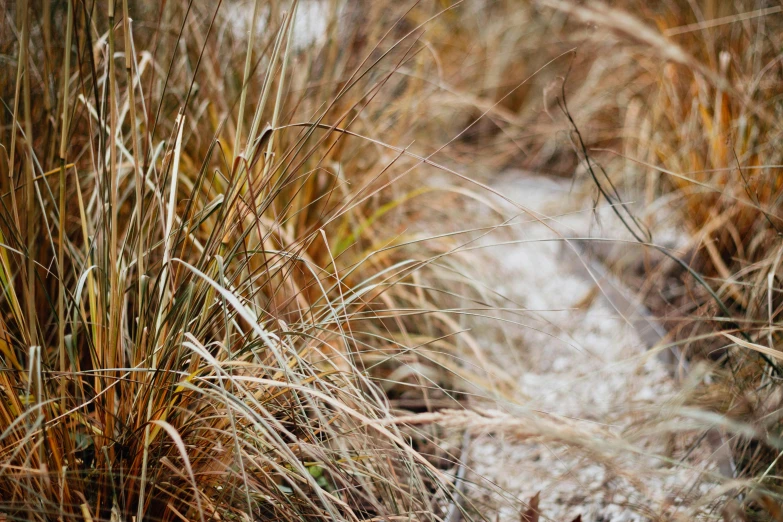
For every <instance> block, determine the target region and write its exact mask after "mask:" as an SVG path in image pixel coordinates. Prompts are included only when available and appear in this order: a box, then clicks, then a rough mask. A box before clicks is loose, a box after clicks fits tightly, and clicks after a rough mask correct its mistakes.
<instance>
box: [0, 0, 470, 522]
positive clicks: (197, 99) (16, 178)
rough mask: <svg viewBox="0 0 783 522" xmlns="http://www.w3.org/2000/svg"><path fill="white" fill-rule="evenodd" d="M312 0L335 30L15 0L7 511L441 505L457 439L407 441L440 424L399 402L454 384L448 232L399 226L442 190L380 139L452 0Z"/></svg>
mask: <svg viewBox="0 0 783 522" xmlns="http://www.w3.org/2000/svg"><path fill="white" fill-rule="evenodd" d="M317 5H318V6H320V8H319V9H320V10H319V11H317V12H316V14H315V15H312V14H311V15H309V16H310V17H311V18H312V19H315V20H316V22H319V21H320V18H324V19H325V20H326V23H325V29H324V39H323V40H320V41H316V42H305V43H304V44H302V43H299V42H298V37H300V36H302V35H299V34H295V32H296V31H297V30H302V29H301V28H300V29H296V25H297V24H295V23H292V19H293V15H292V13H293V12H294V10H295V9H300V10H305V11H306V10H309V9H311V8H313V3H311V2H304V3H301V4H299V5H298V6H297V4H296V2H294V3H282V2H281V3H278V2H260V1H257V2H254V4H251V5H246V6H238V5H234V4H229V5H227V6H222V7H221V6H220V4H219V3H215V4H213V3H209V2H206V3H189V2H168V3H163V4H160V5H156V4H155V3H152V2H149V3H146V2H128V1H127V0H125V1H121V2H117V3H116V4H115V3H111V2H110V3H108V4H103V3H101V4H94V3H92V2H82V1H76V0H74V1H69V2H67V3H66V2H58V3H55V2H49V1H44V2H43V3H42V5H41V6H39V5H38V3H36V4H35V5H28V2H17V3H15V4H11V5H8V4H4V6H3V7H2V8H1V10H0V12H2V16H3V20H4V22H3V27H4V31H3V33H2V36H1V37H0V38H2V41H0V46H1V48H2V51H1V52H2V55H3V60H4V64H5V65H4V68H3V71H4V72H3V74H2V75H0V82H2V83H1V84H0V92H2V99H3V101H4V103H5V104H6V106H5V107H4V110H3V116H2V121H3V126H2V134H1V135H0V142H2V145H3V147H2V149H0V151H2V152H1V153H0V156H2V161H0V163H2V166H0V173H2V180H1V181H0V186H2V191H3V196H2V209H1V210H0V233H1V234H2V238H1V239H0V242H2V244H3V249H2V252H0V278H2V283H3V294H2V310H3V313H2V318H1V319H0V337H1V340H0V359H1V360H2V363H1V364H2V371H1V372H0V395H2V398H1V399H0V418H1V419H2V420H1V421H0V426H1V427H2V430H0V431H1V432H2V433H0V440H1V441H2V450H0V453H1V454H2V456H1V457H0V462H1V463H2V467H1V468H0V511H2V512H3V513H5V514H6V515H7V516H8V517H10V518H25V519H28V520H51V519H60V520H65V519H80V520H99V519H106V520H108V519H111V520H130V519H131V517H136V520H141V519H142V518H143V519H144V520H177V519H186V520H226V519H230V520H240V519H243V520H255V519H259V518H262V519H276V520H281V519H282V520H305V519H308V520H309V519H313V520H316V519H319V520H321V519H330V520H366V519H376V518H377V517H383V518H384V519H386V520H393V519H405V520H409V519H434V518H436V517H437V514H438V513H441V506H445V505H446V504H447V503H448V501H449V498H450V497H451V496H452V494H453V484H452V480H451V479H450V478H449V475H448V474H447V473H445V472H444V465H445V466H446V467H447V466H449V458H450V456H449V454H448V453H444V450H442V449H440V448H438V447H437V446H435V449H434V450H433V451H435V452H436V454H435V455H433V459H431V460H428V459H427V458H425V457H424V456H423V455H422V454H421V453H419V452H418V450H417V449H416V448H415V447H414V446H421V444H424V443H427V442H428V437H429V436H431V435H432V434H434V432H433V431H432V430H430V431H427V430H425V431H420V432H416V433H412V432H406V430H404V429H402V428H400V427H398V426H397V425H396V424H395V423H389V422H388V420H389V419H393V418H394V416H395V412H396V411H397V409H398V408H401V407H405V408H407V409H408V411H411V410H412V411H416V410H417V409H419V410H422V409H426V407H427V405H428V404H429V402H428V401H431V402H435V403H437V402H438V401H440V402H441V403H445V404H451V405H454V406H456V405H458V404H459V402H458V401H457V398H455V397H453V395H451V394H450V393H449V392H448V391H445V390H444V388H445V389H450V388H451V386H450V383H449V382H447V380H443V378H442V375H444V372H443V371H442V370H440V368H441V367H442V364H441V363H439V362H438V361H436V360H434V357H427V356H426V354H425V355H421V354H420V352H419V351H418V350H417V349H416V347H419V346H426V345H428V344H430V343H433V342H437V343H439V344H438V346H439V347H440V352H442V351H443V350H445V349H446V348H448V347H452V348H453V347H454V346H455V345H454V343H453V340H452V339H451V335H452V334H453V327H454V326H455V324H456V323H454V322H453V321H452V320H450V319H449V317H448V314H442V313H436V312H437V311H438V310H439V304H438V303H437V301H438V293H437V291H436V286H437V284H438V283H437V277H436V275H437V272H438V270H439V269H438V267H437V264H436V263H434V261H437V260H438V259H439V258H438V257H433V256H436V255H440V254H441V253H443V252H445V251H447V247H448V246H449V245H448V243H449V242H450V241H452V240H451V239H450V238H449V237H448V236H446V237H445V238H444V240H443V241H440V242H438V241H431V242H426V241H425V240H426V239H427V237H426V236H423V235H422V234H421V233H420V232H416V231H413V230H411V231H406V228H408V227H407V226H406V223H409V222H411V220H412V219H414V218H416V217H420V216H422V215H425V214H426V212H427V210H426V207H420V206H419V205H415V204H413V205H411V204H409V202H411V201H413V203H415V202H416V198H418V197H420V196H421V195H423V194H428V193H432V192H438V193H439V192H443V191H446V193H447V194H448V188H447V187H443V186H441V187H430V186H427V185H425V184H422V182H421V178H418V181H417V174H415V172H416V171H414V168H415V167H416V166H417V165H418V166H420V165H421V164H422V161H421V160H419V159H415V158H413V157H411V156H410V155H409V154H408V153H407V152H406V151H404V150H403V149H400V148H396V146H395V147H393V146H391V144H394V145H399V144H405V143H406V140H409V139H410V138H412V137H414V136H415V135H416V134H415V133H414V132H413V131H414V130H415V129H414V126H413V125H412V124H411V122H413V121H415V118H416V114H417V111H418V110H419V109H418V105H419V103H420V101H421V100H420V98H418V97H419V96H420V94H421V89H420V88H419V86H418V83H417V81H416V80H414V79H411V78H410V77H407V76H405V75H402V74H399V70H400V69H401V68H403V67H419V68H421V67H424V66H425V62H424V61H422V60H421V59H420V58H419V57H420V56H421V53H422V51H423V50H424V48H423V46H422V44H421V43H420V42H419V41H418V38H419V37H420V36H421V34H422V31H423V27H424V26H426V23H427V19H428V18H430V17H431V16H433V15H435V14H437V12H438V10H434V11H432V12H430V11H428V10H425V9H414V10H413V11H406V10H405V9H403V8H399V9H396V8H395V9H391V10H390V9H388V8H378V9H376V8H371V7H370V6H365V7H363V8H357V9H354V8H353V7H351V6H342V7H340V5H341V3H340V2H325V3H318V4H317ZM39 7H41V9H42V11H39V10H38V8H39ZM227 13H228V14H227ZM305 16H307V15H305ZM419 16H421V17H422V19H421V21H417V17H419ZM254 25H255V26H256V27H259V28H260V27H262V26H263V30H261V29H259V30H250V31H247V32H246V29H245V28H246V27H251V28H252V27H254ZM243 33H245V35H247V34H250V35H252V36H250V37H249V38H246V37H244V36H242V35H243ZM305 36H306V35H305ZM347 129H350V132H349V131H347ZM387 144H388V145H387ZM463 192H464V191H463ZM455 197H461V196H455ZM446 199H448V196H446ZM452 199H453V198H452ZM406 245H413V246H414V247H415V248H413V247H411V246H406ZM429 312H432V313H429ZM440 352H439V353H440ZM421 353H424V352H421ZM449 357H450V356H446V357H444V356H441V360H443V359H445V360H446V362H448V360H449ZM452 365H453V366H454V364H453V363H452ZM427 368H430V370H427ZM436 370H437V371H436ZM446 373H447V372H446ZM390 399H391V402H390ZM428 434H429V435H428ZM412 437H413V438H412ZM411 443H413V446H412V445H411ZM444 459H445V460H444ZM432 462H439V463H440V464H439V465H438V466H435V465H434V464H433V463H432ZM443 463H445V464H443Z"/></svg>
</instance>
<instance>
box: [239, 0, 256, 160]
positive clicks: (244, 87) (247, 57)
mask: <svg viewBox="0 0 783 522" xmlns="http://www.w3.org/2000/svg"><path fill="white" fill-rule="evenodd" d="M259 4H260V2H259V0H256V1H255V4H254V5H253V18H251V19H250V22H249V25H250V30H249V33H250V34H249V35H248V37H247V54H246V55H245V72H244V74H243V75H242V93H241V94H240V96H239V113H238V114H237V133H236V138H235V139H234V160H236V158H237V156H239V149H240V147H241V144H242V124H243V122H244V120H245V103H246V100H247V84H248V82H249V81H250V71H251V67H252V64H253V43H254V42H255V37H256V23H257V20H258V6H259Z"/></svg>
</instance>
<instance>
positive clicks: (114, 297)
mask: <svg viewBox="0 0 783 522" xmlns="http://www.w3.org/2000/svg"><path fill="white" fill-rule="evenodd" d="M114 2H115V0H108V3H109V7H108V14H109V16H108V18H109V78H108V82H109V95H108V99H107V103H108V104H109V139H108V143H107V145H108V147H109V214H110V216H109V264H110V265H111V266H109V267H108V270H107V271H106V273H107V274H108V276H109V285H108V288H109V292H110V293H109V299H108V301H109V302H108V305H109V310H108V311H109V347H108V348H109V350H108V351H109V353H108V357H107V358H106V366H105V367H104V368H106V369H109V368H112V367H121V366H122V365H121V364H119V361H118V360H117V354H118V353H119V346H118V344H119V339H120V331H119V330H120V328H119V326H120V325H119V321H120V314H119V308H120V299H121V297H122V295H123V291H122V288H121V287H120V277H119V266H118V265H119V254H118V251H117V248H118V242H117V232H118V229H119V221H118V208H117V206H118V199H119V194H118V193H119V190H118V189H119V187H118V184H119V174H118V172H117V145H116V143H115V140H116V138H117V111H116V96H117V78H116V74H117V72H116V67H115V64H114V46H115V42H114ZM106 377H107V379H108V382H109V383H111V382H113V379H114V378H116V375H115V372H113V371H107V372H106ZM114 395H115V394H114V393H108V394H107V396H106V397H107V399H106V409H107V411H106V413H107V414H106V416H105V422H104V426H105V433H106V434H108V436H109V437H111V436H112V434H113V433H114ZM108 453H109V459H110V460H113V459H114V445H110V446H109V449H108Z"/></svg>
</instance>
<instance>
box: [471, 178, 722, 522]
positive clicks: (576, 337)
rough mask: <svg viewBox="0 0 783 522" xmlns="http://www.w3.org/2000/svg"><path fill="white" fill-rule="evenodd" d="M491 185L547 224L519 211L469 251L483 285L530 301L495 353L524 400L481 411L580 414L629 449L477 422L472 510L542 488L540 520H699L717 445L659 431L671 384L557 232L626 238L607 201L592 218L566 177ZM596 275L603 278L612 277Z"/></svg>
mask: <svg viewBox="0 0 783 522" xmlns="http://www.w3.org/2000/svg"><path fill="white" fill-rule="evenodd" d="M494 188H495V189H496V190H497V191H498V192H500V193H501V194H503V195H504V196H506V197H508V198H510V199H512V200H514V201H515V202H517V203H519V204H521V205H523V206H525V207H526V208H527V209H529V210H530V211H532V212H533V214H534V215H537V217H540V218H543V219H544V223H546V225H544V224H542V223H541V222H535V221H534V220H532V219H531V216H530V215H528V214H521V215H519V216H518V217H517V219H516V221H515V222H516V223H517V224H516V225H514V226H511V227H504V231H503V233H502V234H501V235H497V236H493V237H492V239H491V240H489V239H488V238H487V240H486V243H485V244H486V245H490V244H496V245H497V246H488V247H487V248H484V249H482V250H481V254H477V255H479V256H481V261H480V262H482V263H486V264H484V265H478V266H493V267H494V266H496V267H498V269H497V270H493V272H492V273H489V274H486V275H485V278H486V283H487V284H488V285H491V286H492V287H493V288H494V289H496V290H497V291H498V292H500V293H501V294H503V295H504V296H505V297H507V298H508V299H509V301H510V302H513V303H515V304H516V306H521V307H523V308H524V309H525V310H526V311H525V312H524V313H523V314H521V315H517V316H516V319H515V320H516V321H518V322H519V323H522V324H520V325H519V326H513V327H511V328H508V329H507V330H506V334H505V335H506V337H505V339H504V341H503V342H499V343H497V347H496V349H495V352H496V353H494V354H493V359H494V360H495V363H496V364H497V365H498V366H500V367H501V368H503V370H504V371H505V372H507V373H508V374H510V375H511V376H512V378H513V379H514V380H515V381H516V385H517V388H518V391H517V396H518V397H521V399H518V400H516V401H513V402H515V403H516V404H513V403H512V401H500V400H499V401H497V402H494V403H493V404H491V405H489V406H488V407H494V408H498V409H501V410H504V411H505V412H507V413H511V414H514V412H515V411H518V410H519V409H520V408H523V409H529V410H535V411H538V412H546V413H547V414H551V415H552V416H561V417H566V418H570V419H578V420H579V422H580V423H584V425H596V426H601V427H602V428H606V429H609V430H610V431H611V432H612V433H616V434H617V435H618V439H622V440H623V441H624V442H625V443H627V444H628V447H624V448H620V447H618V448H617V451H616V452H612V451H606V448H603V449H601V450H597V449H595V446H594V445H591V444H589V443H587V441H586V443H585V445H584V446H581V447H575V446H574V444H572V443H561V444H558V441H556V440H551V441H550V440H546V441H537V442H530V441H525V442H523V441H518V440H516V441H515V440H514V438H513V436H508V435H502V434H497V433H481V432H480V430H479V432H477V433H476V434H474V437H473V443H472V444H471V449H470V451H469V454H468V466H469V468H470V469H471V473H470V483H472V484H474V485H475V486H474V487H473V488H472V490H471V500H472V501H473V502H474V509H475V510H476V511H478V512H481V514H483V515H485V516H486V517H487V519H489V520H494V519H495V518H496V517H498V518H499V519H500V520H501V521H505V520H508V521H512V520H513V521H518V520H519V519H520V511H524V509H525V508H524V507H523V504H521V503H520V501H523V502H524V501H527V500H529V499H530V498H532V497H533V496H534V495H535V494H536V493H537V492H540V504H539V510H540V513H541V517H542V518H541V519H542V520H557V521H561V520H567V521H570V520H573V519H574V518H575V517H577V516H578V515H581V516H582V520H586V521H596V522H597V521H610V520H611V521H635V520H648V519H653V520H664V519H665V520H669V519H682V520H689V519H692V518H693V517H696V516H697V515H698V516H709V515H708V505H709V503H710V493H711V491H713V490H714V487H713V486H712V482H711V480H714V479H715V477H716V466H715V464H714V459H711V458H710V453H711V452H712V451H713V449H711V446H709V445H708V444H707V443H706V442H700V441H699V439H698V438H697V437H698V435H699V433H698V432H697V431H694V432H693V433H687V432H686V433H676V432H675V431H674V430H671V429H664V428H662V426H666V425H667V422H668V424H669V427H671V424H672V423H676V422H679V420H677V419H675V417H674V415H675V414H674V413H671V412H673V411H675V410H676V407H677V406H678V405H680V404H681V401H682V400H683V398H682V397H683V395H684V393H683V392H681V385H680V384H678V383H677V382H676V381H675V379H674V378H673V377H672V374H671V371H670V368H667V366H666V364H665V363H664V362H663V361H662V360H661V358H660V357H658V356H656V355H655V354H654V353H653V352H650V351H648V350H647V348H648V347H647V346H645V343H644V342H643V341H642V337H641V336H640V332H639V327H638V321H634V320H633V319H632V318H631V317H630V314H629V311H628V309H627V308H626V309H625V310H623V309H622V308H620V307H619V306H617V304H616V303H611V302H610V300H608V299H607V298H605V297H603V296H602V294H601V292H596V291H595V290H596V288H597V286H596V282H595V281H593V280H592V279H591V278H590V276H589V275H587V272H586V271H585V270H584V268H581V269H575V268H578V267H580V266H584V264H589V262H590V261H589V259H587V258H588V257H589V256H581V260H580V256H578V255H577V252H580V248H581V247H580V245H584V244H585V242H584V241H581V242H577V241H573V242H570V243H566V242H563V241H562V240H559V238H561V237H569V238H585V237H588V236H591V237H603V238H612V239H613V240H626V239H628V237H629V236H628V235H627V233H623V230H622V229H621V228H620V227H619V226H618V224H617V223H616V219H613V216H612V215H611V209H606V208H605V209H602V210H601V211H600V212H599V216H598V218H600V219H597V216H596V215H594V213H593V212H592V211H591V210H590V209H591V208H592V207H593V201H592V200H591V199H590V198H589V197H578V194H579V193H580V191H579V190H577V188H578V187H577V188H574V187H572V185H571V181H570V180H555V179H552V178H542V177H535V176H529V175H524V174H520V173H516V174H514V173H510V174H507V175H505V176H503V177H502V178H501V180H500V181H499V182H497V183H495V185H494ZM508 208H509V209H511V208H512V207H511V206H510V205H509V206H508ZM607 211H608V212H607ZM516 212H517V213H520V211H519V210H516ZM597 222H600V226H599V225H597ZM615 242H616V241H615ZM628 248H639V247H638V246H633V245H631V244H629V245H628ZM478 261H479V260H474V262H478ZM593 274H594V276H595V277H596V278H598V279H599V283H600V284H601V285H602V288H603V285H607V284H608V282H607V281H605V280H604V281H601V280H600V276H599V275H598V274H596V273H595V271H593ZM659 428H660V429H659ZM596 442H597V443H598V442H599V441H596ZM689 450H690V451H689ZM686 453H687V458H684V457H686ZM681 460H682V464H681V465H680V461H681ZM481 477H484V479H485V480H482V479H481ZM493 484H494V485H493Z"/></svg>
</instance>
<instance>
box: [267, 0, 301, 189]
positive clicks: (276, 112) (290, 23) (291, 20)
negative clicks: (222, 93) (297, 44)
mask: <svg viewBox="0 0 783 522" xmlns="http://www.w3.org/2000/svg"><path fill="white" fill-rule="evenodd" d="M298 6H299V0H294V5H293V6H292V7H291V14H290V16H289V17H288V27H287V29H288V34H287V35H286V43H285V52H284V53H283V65H282V67H281V69H280V81H279V82H278V84H277V97H276V99H275V106H274V109H273V111H272V128H273V129H275V128H277V120H278V118H279V117H280V106H281V105H282V103H283V88H284V87H285V74H286V69H288V54H289V51H290V50H291V36H292V35H293V33H294V19H295V18H296V8H297V7H298ZM274 144H275V133H274V132H273V133H272V135H271V136H270V137H269V142H268V143H267V146H266V158H265V161H264V177H263V179H267V175H268V174H269V168H270V166H271V164H272V149H273V147H274Z"/></svg>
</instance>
